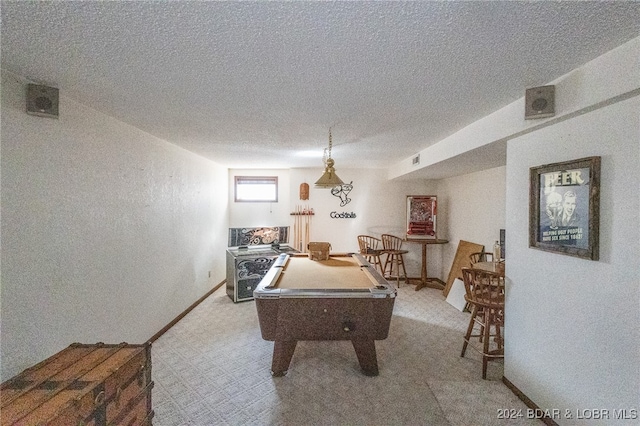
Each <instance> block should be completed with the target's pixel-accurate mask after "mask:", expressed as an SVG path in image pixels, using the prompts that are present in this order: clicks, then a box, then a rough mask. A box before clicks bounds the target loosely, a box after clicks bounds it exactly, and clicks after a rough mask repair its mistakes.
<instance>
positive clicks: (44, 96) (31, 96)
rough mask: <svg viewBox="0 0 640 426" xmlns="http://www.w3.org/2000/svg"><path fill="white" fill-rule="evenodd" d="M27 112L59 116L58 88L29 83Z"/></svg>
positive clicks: (52, 116) (44, 115) (53, 116)
mask: <svg viewBox="0 0 640 426" xmlns="http://www.w3.org/2000/svg"><path fill="white" fill-rule="evenodd" d="M27 114H31V115H39V116H40V117H51V118H58V89H56V88H55V87H49V86H41V85H38V84H28V85H27Z"/></svg>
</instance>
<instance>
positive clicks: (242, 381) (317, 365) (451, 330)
mask: <svg viewBox="0 0 640 426" xmlns="http://www.w3.org/2000/svg"><path fill="white" fill-rule="evenodd" d="M414 288H415V287H413V286H409V285H405V284H403V283H402V284H401V287H400V289H399V292H398V297H397V299H396V304H395V307H394V314H393V318H392V319H391V329H390V331H389V338H387V339H386V340H380V341H376V349H377V353H378V365H379V368H380V375H379V376H377V377H367V376H364V375H363V374H362V373H361V372H360V368H359V365H358V361H357V358H356V355H355V352H354V350H353V346H352V345H351V343H350V342H348V341H337V342H335V341H334V342H299V343H298V346H297V348H296V351H295V353H294V355H293V359H292V361H291V365H290V367H289V372H288V374H287V375H286V376H285V377H272V376H271V374H270V367H271V355H272V351H273V342H268V341H265V340H263V339H262V337H261V335H260V329H259V325H258V316H257V313H256V308H255V303H254V302H253V301H249V302H241V303H237V304H234V303H233V302H232V301H231V300H230V299H229V298H228V297H227V296H226V294H225V291H224V286H223V287H222V288H220V289H219V290H217V291H216V292H215V293H214V294H212V295H211V296H210V297H208V298H207V299H206V300H205V301H204V302H202V303H201V304H200V305H198V306H197V307H196V308H195V309H194V310H193V311H191V312H190V313H189V314H188V315H187V316H185V317H184V318H183V319H182V320H181V321H180V322H179V323H178V324H176V325H175V326H174V327H172V328H171V329H170V330H169V331H167V332H166V333H165V334H164V335H162V336H161V337H160V338H159V339H158V340H157V341H156V342H155V343H154V345H153V347H152V363H153V367H152V374H153V380H154V381H155V387H154V389H153V408H154V410H155V417H154V425H156V426H177V425H203V426H210V425H385V426H386V425H492V424H495V425H505V424H542V422H540V421H537V420H528V419H526V416H525V418H524V419H520V420H519V421H517V420H508V421H505V420H501V419H498V412H499V410H501V409H502V410H503V409H515V410H522V412H523V413H526V410H527V407H526V406H525V405H524V403H523V402H522V401H520V400H519V399H518V398H517V397H516V396H515V395H514V394H513V393H512V392H511V391H510V390H509V389H508V388H507V387H506V386H505V385H504V384H503V383H502V382H501V378H502V373H503V364H502V361H501V360H500V361H493V362H490V363H489V371H488V376H487V380H482V362H481V357H480V355H479V354H478V353H477V352H475V351H474V350H473V349H468V350H467V355H466V356H465V357H464V358H461V357H460V350H461V349H462V342H463V340H462V336H463V334H464V332H465V330H466V326H467V324H468V321H469V313H466V312H464V313H463V312H460V311H458V310H457V309H455V308H454V307H452V306H451V305H449V304H448V303H447V302H446V301H445V298H444V296H443V295H442V292H441V291H440V290H434V289H429V288H425V289H422V290H420V291H418V292H416V291H414ZM507 345H508V343H507Z"/></svg>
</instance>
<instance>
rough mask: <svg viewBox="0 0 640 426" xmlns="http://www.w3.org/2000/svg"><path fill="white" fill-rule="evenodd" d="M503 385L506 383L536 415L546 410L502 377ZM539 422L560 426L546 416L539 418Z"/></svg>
mask: <svg viewBox="0 0 640 426" xmlns="http://www.w3.org/2000/svg"><path fill="white" fill-rule="evenodd" d="M502 383H504V384H505V385H506V386H507V387H508V388H509V389H510V390H511V392H513V393H514V394H515V395H516V396H517V397H518V398H520V400H521V401H522V402H524V403H525V405H526V406H527V407H529V408H531V409H532V410H535V412H536V413H543V412H544V410H542V409H541V408H540V407H538V405H537V404H536V403H535V402H533V401H532V400H531V399H529V397H528V396H527V395H525V394H524V393H522V391H521V390H520V389H518V388H517V387H516V386H515V385H514V384H513V383H511V382H510V381H509V379H507V378H506V377H504V376H502ZM536 418H538V417H536ZM539 420H541V421H542V422H543V423H544V424H546V425H549V426H558V423H556V422H554V421H553V419H552V418H551V417H549V416H548V415H546V414H545V415H544V416H542V417H539Z"/></svg>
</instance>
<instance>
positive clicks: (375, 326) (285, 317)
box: [253, 253, 397, 376]
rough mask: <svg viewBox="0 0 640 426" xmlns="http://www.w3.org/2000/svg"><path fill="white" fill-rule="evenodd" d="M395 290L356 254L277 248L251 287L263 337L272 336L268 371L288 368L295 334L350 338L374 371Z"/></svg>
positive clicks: (276, 372) (368, 371)
mask: <svg viewBox="0 0 640 426" xmlns="http://www.w3.org/2000/svg"><path fill="white" fill-rule="evenodd" d="M396 293H397V290H396V288H395V287H394V286H393V284H391V283H389V282H387V280H385V279H384V277H383V276H381V275H380V273H379V272H378V271H377V270H376V269H375V267H374V266H372V265H371V264H369V262H367V261H366V260H365V259H364V258H363V257H362V256H361V255H360V254H357V253H355V254H343V255H335V254H332V255H331V257H330V258H329V259H328V260H322V261H316V260H311V259H309V257H308V256H307V255H304V254H302V255H292V254H281V255H280V256H279V257H278V259H276V261H275V262H274V263H273V265H272V266H271V268H270V269H269V271H268V272H267V274H266V275H265V276H264V278H263V279H262V281H261V282H260V284H259V285H258V287H257V288H256V289H255V290H254V292H253V295H254V299H255V303H256V309H257V311H258V320H259V323H260V331H261V333H262V338H263V339H265V340H269V341H274V347H273V359H272V363H271V374H273V375H274V376H284V375H285V374H287V370H288V369H289V364H290V362H291V358H292V356H293V352H294V351H295V348H296V343H297V341H298V340H351V343H352V344H353V348H354V349H355V352H356V355H357V357H358V362H359V363H360V368H361V369H362V372H363V373H364V374H365V375H367V376H377V375H378V360H377V356H376V347H375V342H374V341H375V340H383V339H386V338H387V336H388V334H389V325H390V323H391V314H392V312H393V305H394V302H395V297H396Z"/></svg>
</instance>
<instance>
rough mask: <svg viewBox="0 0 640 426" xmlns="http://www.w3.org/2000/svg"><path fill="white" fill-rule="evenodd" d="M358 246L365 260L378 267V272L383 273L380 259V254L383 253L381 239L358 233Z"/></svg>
mask: <svg viewBox="0 0 640 426" xmlns="http://www.w3.org/2000/svg"><path fill="white" fill-rule="evenodd" d="M358 247H360V254H362V255H363V256H364V258H365V259H367V262H369V263H371V264H372V265H373V266H374V267H377V268H379V269H380V273H381V274H383V275H384V269H382V260H381V259H380V256H382V254H383V253H384V250H383V249H382V240H380V238H376V237H372V236H370V235H358Z"/></svg>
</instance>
